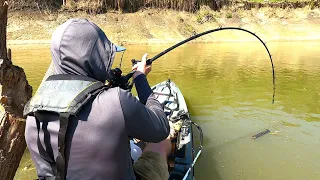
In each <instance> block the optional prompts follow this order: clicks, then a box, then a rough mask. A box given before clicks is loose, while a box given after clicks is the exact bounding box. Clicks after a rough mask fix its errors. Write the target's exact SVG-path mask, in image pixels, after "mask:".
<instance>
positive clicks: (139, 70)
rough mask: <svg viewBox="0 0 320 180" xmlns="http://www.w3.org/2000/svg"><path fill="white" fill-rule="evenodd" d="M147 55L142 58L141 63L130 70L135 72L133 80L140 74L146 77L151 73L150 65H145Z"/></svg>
mask: <svg viewBox="0 0 320 180" xmlns="http://www.w3.org/2000/svg"><path fill="white" fill-rule="evenodd" d="M147 59H148V54H144V55H143V56H142V59H141V62H138V63H137V64H135V65H134V66H133V67H132V70H136V72H135V73H134V74H133V78H136V77H137V76H138V75H140V74H145V75H148V74H149V72H150V71H151V65H147Z"/></svg>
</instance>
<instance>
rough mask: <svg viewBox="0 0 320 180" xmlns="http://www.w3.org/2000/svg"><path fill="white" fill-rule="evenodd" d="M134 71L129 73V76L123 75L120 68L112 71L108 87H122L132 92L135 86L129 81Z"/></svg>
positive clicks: (108, 79) (109, 73)
mask: <svg viewBox="0 0 320 180" xmlns="http://www.w3.org/2000/svg"><path fill="white" fill-rule="evenodd" d="M133 74H134V71H132V72H130V73H128V74H127V75H122V71H121V69H120V68H115V69H111V70H110V71H109V72H108V75H107V81H108V86H109V87H110V88H113V87H120V88H121V89H124V90H131V89H132V86H133V81H132V82H131V83H130V82H129V80H130V79H131V77H132V76H133Z"/></svg>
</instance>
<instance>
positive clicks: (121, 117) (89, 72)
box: [24, 19, 171, 180]
mask: <svg viewBox="0 0 320 180" xmlns="http://www.w3.org/2000/svg"><path fill="white" fill-rule="evenodd" d="M121 50H124V49H123V48H120V47H117V46H115V45H114V44H113V43H111V42H110V41H109V40H108V38H107V37H106V35H105V34H104V32H103V31H102V30H101V29H100V28H99V27H98V26H96V25H95V24H94V23H92V22H90V21H88V20H86V19H71V20H69V21H67V22H66V23H64V24H62V25H61V26H59V27H58V28H57V29H56V31H55V32H54V33H53V36H52V42H51V54H52V66H50V68H49V69H48V71H47V74H46V76H47V77H45V78H44V80H43V82H42V84H41V85H40V87H39V89H38V90H37V92H36V94H35V96H34V97H33V98H32V99H31V100H30V102H28V104H27V105H26V106H25V110H24V114H25V115H28V117H27V121H26V133H25V137H26V142H27V145H28V148H29V151H30V153H31V157H32V160H33V161H34V163H35V165H36V169H37V174H38V177H39V179H50V180H64V179H68V180H69V179H77V180H81V179H83V180H86V179H151V178H152V179H163V178H166V179H168V176H169V174H168V169H167V163H166V158H167V156H168V155H169V152H170V150H171V144H170V136H169V132H170V127H169V122H168V120H167V118H166V115H165V113H164V111H163V107H162V105H161V104H160V103H159V101H158V100H156V99H155V95H154V94H153V93H152V90H151V88H150V86H149V84H148V81H147V79H146V75H147V74H148V73H149V72H150V71H151V67H150V66H147V65H146V63H145V61H146V59H147V56H144V57H143V59H144V60H145V61H144V63H143V62H142V63H139V64H138V65H137V66H135V69H134V70H135V73H134V74H133V78H134V82H135V86H136V89H137V92H138V96H139V99H140V101H138V100H137V99H136V98H135V97H134V96H133V95H132V94H131V93H130V92H129V91H126V90H123V89H120V88H119V87H115V88H111V87H109V86H106V85H105V84H104V83H105V81H106V80H107V78H108V77H107V74H108V73H109V72H110V69H111V66H112V63H113V60H114V56H115V53H116V52H117V51H121ZM109 74H110V73H109ZM144 104H145V105H144ZM130 137H131V138H138V139H140V140H142V141H145V142H152V143H149V144H148V145H147V147H146V148H145V150H144V152H143V153H142V155H141V157H140V159H139V160H137V161H136V162H135V163H134V164H133V163H132V159H131V157H130V143H129V139H130Z"/></svg>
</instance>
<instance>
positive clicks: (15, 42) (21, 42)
mask: <svg viewBox="0 0 320 180" xmlns="http://www.w3.org/2000/svg"><path fill="white" fill-rule="evenodd" d="M263 40H264V39H263ZM50 41H51V40H8V41H7V45H9V46H23V45H50ZM179 42H180V41H171V42H151V43H150V42H140V43H136V42H121V43H120V44H121V45H136V46H146V45H166V44H168V45H173V44H176V43H179ZM244 42H245V43H260V41H258V40H257V41H254V40H226V41H190V42H188V43H187V44H211V43H244ZM264 42H265V43H281V42H283V43H287V42H319V43H320V38H317V39H279V40H269V41H268V40H267V41H265V40H264Z"/></svg>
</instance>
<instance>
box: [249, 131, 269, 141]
mask: <svg viewBox="0 0 320 180" xmlns="http://www.w3.org/2000/svg"><path fill="white" fill-rule="evenodd" d="M269 132H270V130H269V129H266V130H264V131H262V132H259V133H258V134H256V135H253V136H251V138H252V139H257V138H259V137H261V136H263V135H265V134H268V133H269Z"/></svg>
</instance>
